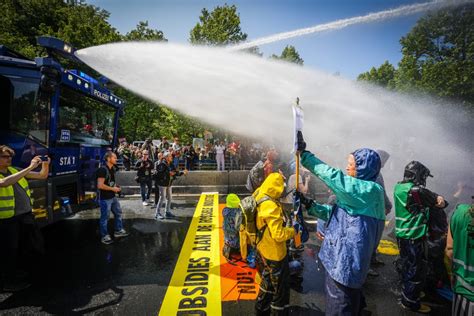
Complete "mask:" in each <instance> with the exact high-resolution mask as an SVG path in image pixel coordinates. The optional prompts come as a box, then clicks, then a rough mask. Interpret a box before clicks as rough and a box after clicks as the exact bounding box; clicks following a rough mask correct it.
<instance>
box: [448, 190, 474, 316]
mask: <svg viewBox="0 0 474 316" xmlns="http://www.w3.org/2000/svg"><path fill="white" fill-rule="evenodd" d="M473 198H474V197H473ZM446 255H447V256H448V258H450V259H451V261H452V264H453V292H454V299H453V307H452V315H453V316H463V315H466V316H468V315H469V316H471V315H474V203H473V204H472V205H469V204H459V205H458V206H457V207H456V210H455V211H454V213H453V216H452V217H451V220H450V223H449V228H448V240H447V243H446Z"/></svg>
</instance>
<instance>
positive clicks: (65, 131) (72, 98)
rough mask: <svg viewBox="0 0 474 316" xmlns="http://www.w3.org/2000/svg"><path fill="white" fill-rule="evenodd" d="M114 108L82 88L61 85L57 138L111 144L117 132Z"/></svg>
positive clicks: (69, 141) (58, 139)
mask: <svg viewBox="0 0 474 316" xmlns="http://www.w3.org/2000/svg"><path fill="white" fill-rule="evenodd" d="M114 115H115V109H114V108H112V107H111V106H108V105H107V104H104V103H101V102H99V101H96V100H94V99H92V98H89V97H87V96H85V95H83V94H81V93H79V92H76V91H73V90H71V89H69V88H66V87H62V88H61V93H60V102H59V116H58V124H57V126H58V129H57V141H58V142H60V143H61V142H62V143H87V144H90V145H110V144H111V143H112V140H113V135H114Z"/></svg>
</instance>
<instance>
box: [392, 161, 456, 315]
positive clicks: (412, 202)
mask: <svg viewBox="0 0 474 316" xmlns="http://www.w3.org/2000/svg"><path fill="white" fill-rule="evenodd" d="M428 177H432V175H431V173H430V170H429V169H428V168H426V167H425V166H424V165H423V164H422V163H420V162H418V161H412V162H410V163H409V164H408V165H407V166H406V167H405V172H404V175H403V181H401V182H399V183H397V184H396V185H395V188H394V198H393V200H394V204H395V234H396V236H397V242H398V247H399V248H400V260H401V278H402V300H401V304H402V307H403V308H405V309H410V310H412V311H416V312H419V313H429V312H430V311H431V308H430V307H429V306H427V305H425V304H421V303H420V294H421V291H422V288H423V286H424V285H425V284H424V283H425V277H426V259H427V258H426V255H425V253H426V249H427V248H426V247H427V245H426V236H427V233H428V220H429V212H430V209H434V208H440V209H442V208H444V207H445V206H446V204H447V202H446V201H445V200H444V198H443V197H442V196H440V195H438V194H436V193H434V192H431V191H430V190H428V189H427V188H425V185H426V179H427V178H428Z"/></svg>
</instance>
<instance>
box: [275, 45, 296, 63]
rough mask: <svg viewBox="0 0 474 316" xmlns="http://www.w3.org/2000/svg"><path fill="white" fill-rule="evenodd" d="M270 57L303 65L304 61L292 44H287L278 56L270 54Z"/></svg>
mask: <svg viewBox="0 0 474 316" xmlns="http://www.w3.org/2000/svg"><path fill="white" fill-rule="evenodd" d="M270 58H272V59H279V60H284V61H288V62H290V63H295V64H297V65H303V63H304V60H303V59H302V58H301V57H300V54H299V53H298V51H296V48H295V47H294V46H292V45H287V46H286V47H285V48H284V49H283V51H282V52H281V55H280V56H277V55H275V54H273V55H272V56H270Z"/></svg>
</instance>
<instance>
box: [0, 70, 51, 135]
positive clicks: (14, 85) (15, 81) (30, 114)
mask: <svg viewBox="0 0 474 316" xmlns="http://www.w3.org/2000/svg"><path fill="white" fill-rule="evenodd" d="M38 87H39V80H38V79H35V78H26V77H25V78H17V77H10V76H0V92H1V93H0V94H1V95H2V98H1V101H2V104H3V108H2V111H3V114H2V116H1V117H0V123H1V124H0V128H1V129H2V130H11V131H14V132H18V133H20V134H24V135H28V136H31V137H33V138H34V139H35V140H37V141H39V142H40V143H43V144H46V143H47V142H48V134H49V133H48V128H49V127H48V126H49V108H50V103H49V99H48V98H44V97H41V96H40V94H39V93H38Z"/></svg>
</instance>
